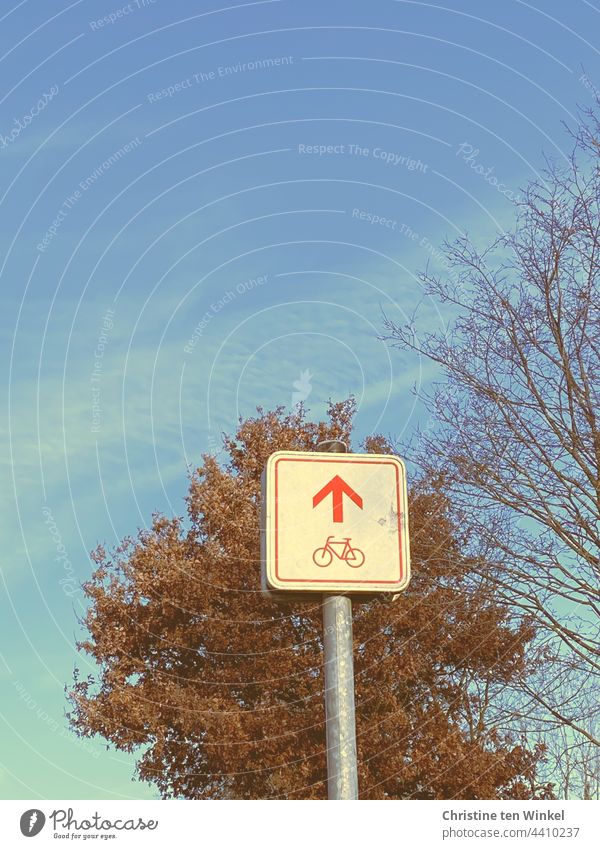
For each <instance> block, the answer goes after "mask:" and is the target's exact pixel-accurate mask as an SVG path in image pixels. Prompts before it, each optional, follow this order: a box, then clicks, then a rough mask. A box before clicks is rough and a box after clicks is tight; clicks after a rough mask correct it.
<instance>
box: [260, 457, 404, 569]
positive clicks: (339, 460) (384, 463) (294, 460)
mask: <svg viewBox="0 0 600 849" xmlns="http://www.w3.org/2000/svg"><path fill="white" fill-rule="evenodd" d="M280 463H363V464H365V463H366V464H367V465H370V466H393V467H394V471H395V472H396V499H397V506H398V550H399V553H400V575H399V576H398V580H397V581H360V580H353V579H350V578H344V579H343V580H339V581H336V580H333V579H332V578H281V577H280V576H279V552H278V547H277V543H278V539H277V519H278V509H279V494H278V491H277V486H278V480H277V467H278V466H279V464H280ZM405 506H406V505H405ZM404 570H405V563H404V558H403V556H402V522H401V512H400V476H399V473H398V464H397V463H393V462H390V461H389V460H350V459H348V460H344V459H342V458H341V457H340V456H339V455H338V456H337V457H336V458H335V460H334V459H333V458H332V459H331V460H329V459H327V460H326V459H325V458H324V457H315V458H314V459H313V458H312V457H298V458H296V457H280V458H279V459H278V460H276V461H275V577H276V578H277V580H278V581H281V583H282V584H371V585H372V586H377V585H378V584H381V585H383V584H401V583H402V581H403V580H404V578H405V574H404Z"/></svg>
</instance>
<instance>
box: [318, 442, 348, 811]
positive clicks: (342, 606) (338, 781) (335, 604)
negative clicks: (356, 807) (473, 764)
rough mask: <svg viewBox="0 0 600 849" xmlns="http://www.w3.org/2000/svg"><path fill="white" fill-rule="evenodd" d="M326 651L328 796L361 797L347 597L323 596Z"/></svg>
mask: <svg viewBox="0 0 600 849" xmlns="http://www.w3.org/2000/svg"><path fill="white" fill-rule="evenodd" d="M346 450H347V449H346V445H345V444H344V443H343V442H340V441H337V440H331V441H328V442H321V443H319V445H318V446H317V451H328V452H332V453H339V454H341V453H345V452H346ZM323 650H324V671H325V734H326V741H327V797H328V798H329V799H358V769H357V764H356V719H355V712H354V651H353V644H352V601H351V599H350V598H348V596H343V595H324V596H323Z"/></svg>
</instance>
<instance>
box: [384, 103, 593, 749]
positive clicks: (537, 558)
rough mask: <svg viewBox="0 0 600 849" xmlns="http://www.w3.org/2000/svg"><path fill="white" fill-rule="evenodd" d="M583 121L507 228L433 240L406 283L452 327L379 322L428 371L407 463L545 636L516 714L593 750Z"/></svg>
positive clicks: (589, 328)
mask: <svg viewBox="0 0 600 849" xmlns="http://www.w3.org/2000/svg"><path fill="white" fill-rule="evenodd" d="M588 117H591V118H592V120H591V121H589V120H588V121H587V123H585V125H584V124H582V125H581V126H580V129H579V130H578V132H577V134H576V136H575V146H574V150H573V154H572V156H571V157H570V160H569V162H568V164H567V165H566V166H564V165H562V166H560V167H559V166H557V165H555V164H552V163H547V167H546V170H545V172H544V174H543V178H542V179H541V180H539V181H536V182H534V183H532V184H531V185H530V186H529V188H528V189H527V191H526V193H525V195H524V200H523V201H522V202H521V203H520V204H519V205H518V210H517V212H518V219H517V226H516V228H515V230H514V232H512V233H510V234H508V235H503V236H502V237H500V238H499V239H498V240H497V241H496V242H495V243H494V244H493V245H492V246H491V247H489V248H487V249H486V250H483V251H482V250H479V249H478V248H477V247H475V246H474V244H473V243H472V241H470V240H469V239H468V237H465V238H461V239H459V240H458V241H457V242H455V243H453V244H448V243H446V245H445V248H446V252H447V254H446V255H447V259H448V265H447V269H448V270H447V273H445V274H444V275H442V276H438V275H433V274H430V273H429V271H426V272H425V273H423V274H422V275H421V281H422V284H423V287H424V291H425V294H426V296H429V297H432V298H433V299H435V300H437V301H438V302H442V303H443V304H444V305H445V307H446V308H447V309H448V310H449V311H450V313H451V315H452V320H451V326H450V327H449V328H448V329H447V330H443V331H440V332H436V331H433V332H432V331H431V330H428V329H425V330H424V332H422V330H421V326H420V317H421V313H420V311H419V309H417V312H416V313H415V315H414V316H413V319H412V320H411V321H410V322H409V323H408V324H406V325H402V326H399V325H397V324H395V323H394V322H392V321H389V320H388V321H386V338H388V339H389V340H391V341H392V343H393V344H394V345H397V346H399V347H402V348H405V349H406V348H408V349H412V350H413V351H416V352H418V353H419V354H421V355H423V356H425V357H426V358H428V359H429V360H430V361H433V362H434V363H436V364H437V365H438V366H439V367H440V371H441V374H442V379H441V380H439V381H438V382H437V383H436V384H435V385H434V387H433V389H432V390H431V391H430V392H429V393H428V394H426V395H425V396H424V400H425V404H426V406H427V408H428V410H429V412H430V413H431V416H432V420H433V421H434V422H435V423H436V424H435V425H434V427H433V428H432V429H430V428H428V429H426V430H425V431H422V432H420V433H419V434H418V435H417V439H416V440H415V443H414V445H413V446H412V448H411V449H410V451H409V453H410V455H411V456H412V459H414V460H415V461H416V462H417V463H418V464H419V465H420V466H421V468H422V469H423V470H425V471H426V472H427V473H428V474H436V473H437V474H439V475H441V476H442V477H443V481H444V488H445V490H446V491H447V492H449V493H450V494H451V498H452V502H453V505H454V510H455V513H456V515H457V517H458V520H459V522H462V523H463V526H464V527H468V528H470V529H471V533H470V536H469V537H468V538H467V539H466V540H465V545H466V546H468V547H469V548H470V550H471V553H472V555H473V556H474V557H480V558H481V563H482V572H484V573H485V577H486V580H487V583H488V585H489V583H490V582H492V585H493V587H494V594H495V595H496V597H497V598H502V599H503V600H508V601H510V602H511V604H512V605H513V609H514V610H515V612H516V613H521V612H522V613H525V614H527V615H528V616H531V617H533V618H534V620H535V621H536V623H537V625H538V627H540V628H541V629H542V632H541V633H545V635H546V636H545V644H544V645H541V646H540V652H541V653H542V654H543V655H544V656H545V657H546V660H547V663H548V664H549V667H548V673H547V674H546V675H545V676H544V678H543V680H542V681H541V682H540V686H539V687H535V686H534V687H532V686H531V684H527V683H526V682H524V684H523V690H522V691H521V695H522V696H524V697H526V703H527V705H526V709H525V711H526V712H528V715H529V716H533V715H534V713H535V710H534V709H536V708H537V709H539V710H538V714H537V715H539V716H543V717H545V721H546V722H547V723H548V724H549V726H550V725H552V724H554V725H555V726H556V727H558V726H561V725H564V724H565V723H566V724H567V725H569V726H570V727H571V728H572V729H574V730H576V731H577V732H578V734H579V741H581V740H582V739H586V740H588V741H591V742H592V743H594V744H595V745H597V744H598V743H599V739H598V736H597V733H596V731H597V724H595V723H593V722H589V721H588V719H589V717H588V719H586V718H584V717H583V715H582V711H583V710H585V709H586V705H587V704H588V703H587V701H586V696H585V692H586V689H587V688H586V685H591V686H594V685H597V682H598V672H599V671H600V654H599V649H600V627H599V626H600V618H599V614H600V591H599V583H598V579H599V577H600V568H599V550H600V422H599V421H598V401H599V396H600V286H599V275H600V145H599V143H598V138H599V137H600V134H599V132H598V130H599V127H598V122H597V121H596V120H595V119H593V116H588ZM484 558H485V564H486V565H485V566H483V564H484ZM490 563H493V564H494V566H493V567H490V566H489V564H490ZM573 745H577V743H574V744H573ZM590 757H591V756H590Z"/></svg>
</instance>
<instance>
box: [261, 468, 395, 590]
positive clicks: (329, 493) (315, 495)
mask: <svg viewBox="0 0 600 849" xmlns="http://www.w3.org/2000/svg"><path fill="white" fill-rule="evenodd" d="M261 532H262V539H261V557H262V560H263V570H264V576H265V579H266V584H267V586H268V587H269V588H270V589H272V590H277V591H281V590H292V591H296V592H306V591H313V592H321V593H323V592H343V593H351V592H355V593H373V592H391V593H397V592H399V591H400V590H403V589H406V587H407V585H408V581H409V578H410V554H409V543H408V510H407V495H406V472H405V468H404V463H403V462H402V460H400V459H399V458H398V457H393V456H390V455H387V454H329V453H325V452H323V453H320V452H309V451H278V452H276V453H275V454H272V455H271V456H270V457H269V460H268V461H267V465H266V467H265V470H264V472H263V479H262V522H261Z"/></svg>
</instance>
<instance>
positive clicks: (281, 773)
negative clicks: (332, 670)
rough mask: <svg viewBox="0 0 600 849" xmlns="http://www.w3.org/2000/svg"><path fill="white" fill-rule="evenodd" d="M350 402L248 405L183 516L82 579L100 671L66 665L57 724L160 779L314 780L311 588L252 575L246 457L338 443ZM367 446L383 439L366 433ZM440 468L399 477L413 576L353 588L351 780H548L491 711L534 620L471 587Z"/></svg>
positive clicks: (87, 644)
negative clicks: (303, 595) (66, 715)
mask: <svg viewBox="0 0 600 849" xmlns="http://www.w3.org/2000/svg"><path fill="white" fill-rule="evenodd" d="M353 413H354V405H353V402H352V401H347V402H343V403H341V404H332V405H331V406H330V410H329V421H328V422H322V423H319V424H314V423H311V422H308V421H307V420H306V418H305V414H304V412H303V411H302V410H301V409H298V410H296V411H294V412H293V413H291V414H285V413H284V411H283V410H276V411H274V412H269V413H263V412H262V411H259V414H258V416H257V417H256V418H251V419H247V420H245V421H242V422H240V425H239V428H238V431H237V433H236V434H235V436H233V437H231V438H228V437H226V438H225V443H224V445H225V449H226V452H227V455H228V457H229V461H228V464H227V465H226V466H225V467H223V466H222V465H220V464H219V463H218V462H217V460H216V459H215V458H214V457H211V456H204V458H203V463H202V466H201V467H200V468H199V469H198V470H197V472H196V473H195V474H194V475H193V476H192V479H191V481H190V487H189V493H188V496H187V516H186V517H184V518H174V519H167V518H164V517H162V516H158V515H157V516H155V517H154V521H153V524H152V527H151V528H150V529H148V530H144V531H141V532H139V534H138V535H137V537H135V538H132V539H126V540H125V541H124V542H123V543H122V545H121V546H120V547H119V548H118V549H117V550H116V551H114V552H112V553H110V554H107V553H106V552H105V551H104V550H103V549H102V548H99V549H98V550H97V551H96V552H95V554H94V559H95V562H96V563H97V569H96V571H95V572H94V574H93V576H92V578H91V580H90V581H89V582H88V583H87V584H86V585H85V592H86V595H87V598H88V600H89V612H88V614H87V616H86V618H85V620H84V625H85V627H86V629H87V632H88V637H87V639H85V640H84V641H83V642H82V643H81V644H80V648H81V649H82V650H83V651H84V652H86V653H87V654H88V655H89V656H90V657H91V658H92V659H93V660H94V661H95V662H96V663H97V664H98V673H97V675H96V676H89V677H87V678H85V679H83V678H82V677H81V676H80V675H79V673H77V674H76V677H75V682H74V684H73V685H72V687H71V688H70V692H69V698H70V701H71V705H72V709H71V713H70V719H71V723H72V725H73V727H74V729H75V730H76V731H77V732H78V733H79V734H81V735H85V736H91V735H94V734H99V735H101V736H102V737H104V738H106V740H107V741H110V742H111V743H112V744H114V745H115V746H116V747H117V748H118V749H121V750H124V751H128V752H131V751H136V752H138V753H139V760H138V766H137V772H138V776H139V778H140V779H142V780H145V781H149V782H152V783H154V784H155V785H156V786H157V787H158V789H159V791H160V793H161V795H162V796H163V797H182V798H195V799H201V798H238V799H250V798H252V799H256V798H282V799H285V798H290V799H293V798H297V799H302V798H311V799H323V798H326V774H325V763H326V759H325V731H324V707H323V693H322V689H323V668H322V663H323V658H322V642H321V631H322V624H321V611H320V605H319V598H318V597H315V598H314V600H309V601H298V600H292V601H291V602H289V603H286V604H281V603H279V602H274V601H272V600H271V599H269V598H267V597H266V596H265V595H263V594H262V593H261V591H260V553H259V507H260V475H261V471H262V469H263V466H264V464H265V461H266V459H267V457H268V456H269V455H270V454H271V453H272V452H274V451H277V450H283V449H285V450H310V449H312V448H314V447H315V445H316V444H317V443H318V442H319V441H320V440H322V439H329V438H343V439H345V440H346V441H347V442H350V438H351V429H352V419H353ZM363 450H366V451H371V452H373V451H376V452H378V453H382V452H389V450H390V448H389V446H388V445H387V443H386V441H385V440H383V439H381V438H371V439H369V440H367V442H366V444H365V445H364V446H363ZM447 508H448V505H447V503H446V499H445V495H444V491H443V488H442V486H441V484H440V482H439V481H438V482H436V481H421V482H419V483H417V484H414V485H413V487H412V490H411V494H410V520H411V545H412V562H413V579H412V582H411V584H410V587H409V589H408V591H407V592H406V593H405V594H404V595H403V596H402V597H401V598H400V599H398V600H396V601H389V600H384V599H382V598H381V597H379V598H372V599H371V600H369V601H355V602H354V605H353V607H354V638H355V672H356V713H357V742H358V756H359V782H360V795H361V798H409V797H410V798H418V799H436V798H464V799H469V798H472V799H494V798H519V799H528V798H543V797H545V796H548V795H550V793H551V791H550V788H548V787H539V786H538V785H537V783H536V765H537V763H538V760H539V759H540V757H541V756H542V754H543V752H542V751H540V750H539V749H535V750H529V749H528V748H527V746H526V745H525V743H524V741H522V740H512V739H510V738H509V737H508V736H507V735H506V734H505V733H503V731H502V729H501V724H500V723H499V722H498V716H499V714H498V713H497V712H496V713H494V710H493V707H494V699H495V698H497V696H498V694H501V693H502V691H503V689H504V688H505V687H507V686H509V685H510V683H511V682H512V681H513V680H514V679H516V678H517V677H518V676H521V675H523V673H524V671H525V670H526V669H527V665H528V663H529V662H530V661H529V660H528V657H527V651H528V645H529V643H530V641H531V640H532V638H533V636H534V633H533V629H532V628H531V626H530V625H529V624H528V623H527V622H520V623H519V624H516V623H513V622H511V621H510V619H509V616H508V613H507V610H506V609H505V608H503V607H502V606H500V605H498V604H496V603H494V602H493V600H490V597H489V595H487V594H486V593H485V592H482V591H480V590H481V588H480V587H479V586H478V583H477V579H476V578H475V576H474V574H472V570H471V568H470V564H469V562H468V560H467V559H465V558H464V557H463V556H461V550H462V548H463V546H462V542H463V540H462V539H461V534H460V533H459V532H458V531H457V529H456V528H454V527H453V526H452V524H451V522H450V520H449V518H448V509H447Z"/></svg>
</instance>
